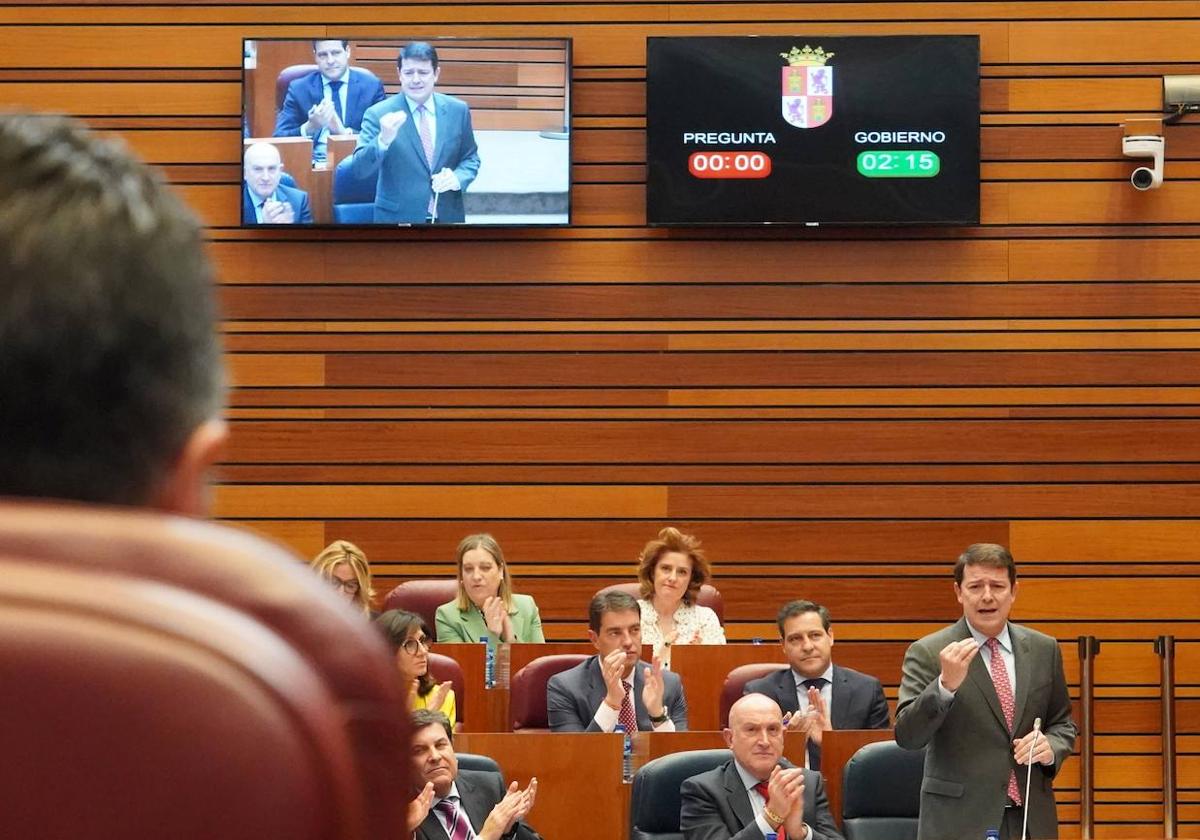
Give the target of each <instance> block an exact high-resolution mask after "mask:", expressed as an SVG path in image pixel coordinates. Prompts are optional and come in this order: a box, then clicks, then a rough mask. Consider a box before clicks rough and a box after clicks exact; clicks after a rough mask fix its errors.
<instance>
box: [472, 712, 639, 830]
mask: <svg viewBox="0 0 1200 840" xmlns="http://www.w3.org/2000/svg"><path fill="white" fill-rule="evenodd" d="M454 748H455V750H456V751H458V752H470V753H481V754H483V755H488V756H491V757H492V758H494V759H495V760H496V761H497V762H498V763H499V764H500V768H501V769H502V770H503V771H504V778H505V780H507V781H509V782H511V781H514V780H515V781H517V782H518V783H520V785H521V787H524V786H525V785H527V784H529V779H530V777H531V776H537V780H538V795H537V803H536V804H535V805H534V806H533V810H532V811H531V812H530V814H529V816H528V817H527V818H526V822H528V823H529V824H530V825H531V826H533V827H534V828H535V829H537V832H538V833H539V834H541V835H542V836H543V837H546V838H559V837H561V838H570V840H616V838H622V837H625V836H626V834H627V833H628V826H629V785H627V784H625V783H624V782H622V781H621V758H622V755H621V753H622V737H621V736H620V735H616V734H609V733H591V734H586V733H576V732H561V733H557V734H550V733H536V732H535V733H529V734H525V735H522V734H519V733H512V732H469V733H468V732H464V733H460V734H459V735H456V736H455V738H454Z"/></svg>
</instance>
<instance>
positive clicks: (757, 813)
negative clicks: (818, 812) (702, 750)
mask: <svg viewBox="0 0 1200 840" xmlns="http://www.w3.org/2000/svg"><path fill="white" fill-rule="evenodd" d="M733 766H734V767H736V768H737V771H738V775H739V776H741V778H742V784H744V785H745V786H746V796H748V797H749V798H750V809H751V810H752V811H754V823H755V825H757V826H758V830H759V831H761V832H762V833H763V837H766V836H767V835H768V834H777V833H778V832H777V831H775V830H773V829H772V828H771V824H770V823H769V822H767V818H766V817H764V816H763V809H764V808H766V807H767V800H765V799H763V798H762V797H761V796H759V794H758V791H756V790H755V789H754V787H755V785H757V784H758V779H756V778H754V776H753V775H751V773H750V771H749V770H747V769H746V768H745V767H743V766H742V765H741V764H739V763H738V761H737V759H734V761H733ZM801 805H803V801H802V802H801ZM777 816H782V815H777ZM804 829H805V832H806V833H805V835H804V836H803V837H797V838H795V840H809V838H811V837H812V826H811V825H809V824H808V823H807V822H805V823H804ZM788 837H789V838H791V835H790V834H789V835H788Z"/></svg>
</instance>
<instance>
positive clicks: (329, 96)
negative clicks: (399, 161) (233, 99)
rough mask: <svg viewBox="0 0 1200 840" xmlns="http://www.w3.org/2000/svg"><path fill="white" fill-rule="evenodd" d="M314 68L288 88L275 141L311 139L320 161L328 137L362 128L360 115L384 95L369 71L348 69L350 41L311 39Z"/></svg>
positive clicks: (357, 68) (277, 124)
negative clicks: (298, 138) (279, 138)
mask: <svg viewBox="0 0 1200 840" xmlns="http://www.w3.org/2000/svg"><path fill="white" fill-rule="evenodd" d="M312 45H313V60H314V61H316V64H317V69H316V70H314V71H313V72H311V73H308V74H307V75H304V76H301V77H300V78H298V79H293V80H292V81H291V82H290V83H289V84H288V89H287V96H286V97H285V98H284V100H283V106H282V107H281V108H280V109H279V113H278V114H276V115H275V136H276V137H311V138H312V141H313V160H325V157H326V154H325V152H326V145H327V143H328V141H329V137H330V136H331V135H334V136H336V135H350V134H354V133H356V132H358V131H359V130H361V129H362V120H363V114H365V113H366V111H367V109H368V108H370V107H371V106H372V105H374V104H375V103H376V102H382V101H383V100H384V97H385V96H386V94H385V93H384V91H383V83H382V82H380V81H379V79H378V78H377V77H376V76H375V74H374V73H372V72H371V71H370V70H364V69H362V68H360V67H351V66H350V42H349V41H335V40H328V41H313V42H312Z"/></svg>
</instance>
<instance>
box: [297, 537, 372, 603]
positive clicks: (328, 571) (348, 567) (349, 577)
mask: <svg viewBox="0 0 1200 840" xmlns="http://www.w3.org/2000/svg"><path fill="white" fill-rule="evenodd" d="M308 565H309V566H310V567H311V568H312V570H313V571H315V572H316V573H317V574H319V575H320V576H321V577H323V578H325V580H327V581H329V583H330V585H332V586H333V588H334V589H336V590H337V591H338V594H339V595H341V596H342V597H343V598H345V599H346V600H347V601H349V602H350V603H351V604H353V605H354V606H355V607H357V608H358V609H360V610H362V612H363V615H368V616H369V615H370V614H371V598H372V597H373V596H374V595H375V591H374V590H373V589H371V565H370V564H369V563H368V562H367V555H365V554H363V553H362V549H361V548H359V547H358V546H356V545H355V544H354V543H352V542H347V541H346V540H334V541H333V542H331V543H330V544H329V545H327V546H325V548H324V550H323V551H322V552H321V553H320V554H318V555H317V556H316V557H314V558H313V560H312V562H311V563H309V564H308Z"/></svg>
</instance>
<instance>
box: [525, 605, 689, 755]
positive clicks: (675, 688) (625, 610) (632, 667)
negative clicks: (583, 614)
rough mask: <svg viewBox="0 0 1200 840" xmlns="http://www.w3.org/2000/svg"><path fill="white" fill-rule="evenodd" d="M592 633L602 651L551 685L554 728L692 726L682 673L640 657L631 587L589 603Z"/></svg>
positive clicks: (553, 679) (639, 634) (548, 707)
mask: <svg viewBox="0 0 1200 840" xmlns="http://www.w3.org/2000/svg"><path fill="white" fill-rule="evenodd" d="M588 628H589V629H588V636H589V637H590V638H591V640H592V644H593V645H595V646H596V650H597V652H598V653H597V655H596V656H591V657H589V658H587V659H585V660H584V661H583V662H580V663H579V664H578V665H576V666H575V667H574V668H571V669H570V670H568V671H563V672H562V673H560V674H555V675H554V676H553V677H551V678H550V681H549V682H548V683H547V684H546V711H547V714H548V715H549V718H550V729H551V730H553V731H554V732H612V731H613V730H614V729H616V727H617V725H618V724H619V725H621V726H624V727H625V731H626V732H634V731H643V732H648V731H650V730H653V731H655V732H675V731H683V730H685V729H687V702H686V701H685V700H684V699H683V684H682V683H681V682H680V681H679V677H678V676H677V675H675V674H673V673H671V672H670V671H666V670H664V669H663V666H662V662H660V661H659V659H658V658H657V657H655V659H654V664H653V665H649V664H647V663H645V662H641V661H639V656H640V655H641V652H642V611H641V609H640V608H639V607H638V603H637V601H636V600H635V599H634V597H633V596H632V595H630V594H628V593H626V592H604V593H602V594H600V595H597V596H596V597H595V598H593V599H592V603H591V604H590V605H589V607H588Z"/></svg>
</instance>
